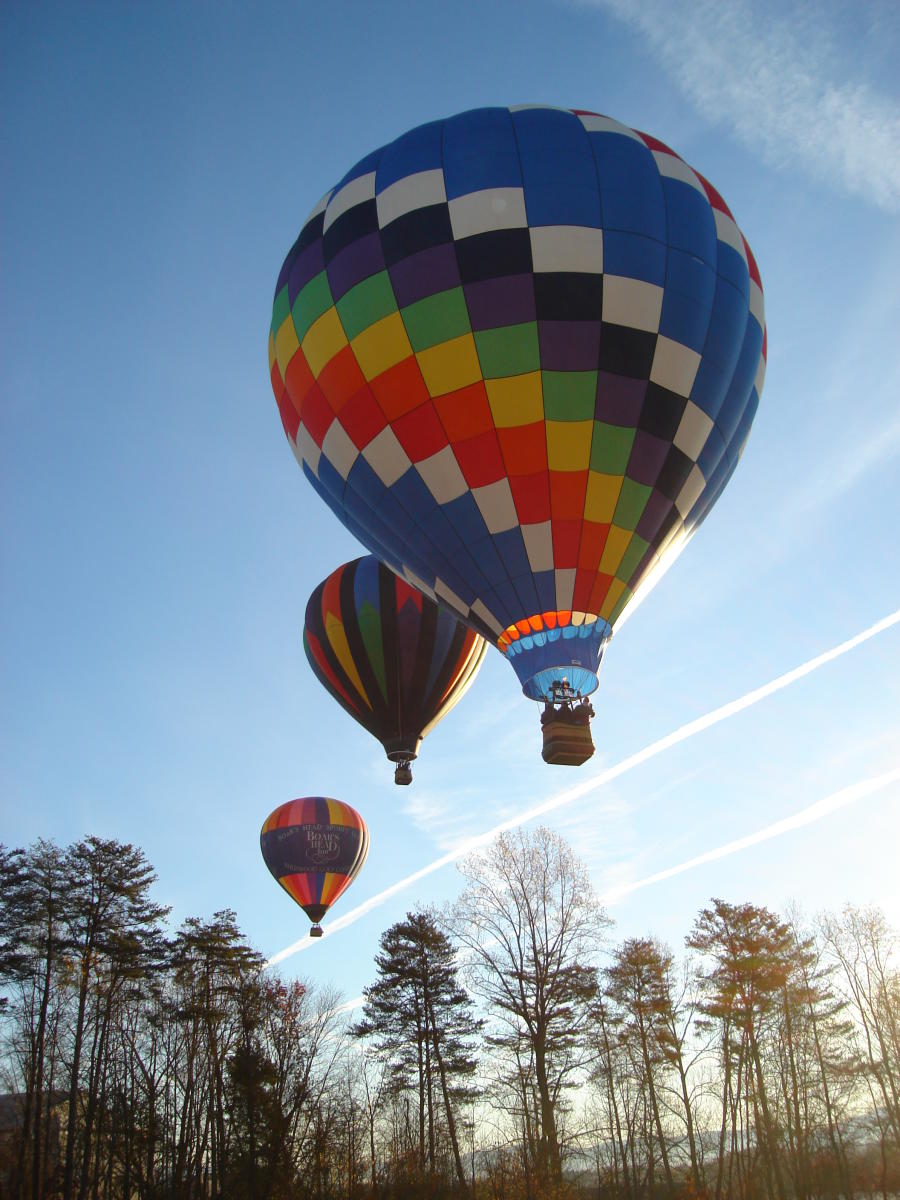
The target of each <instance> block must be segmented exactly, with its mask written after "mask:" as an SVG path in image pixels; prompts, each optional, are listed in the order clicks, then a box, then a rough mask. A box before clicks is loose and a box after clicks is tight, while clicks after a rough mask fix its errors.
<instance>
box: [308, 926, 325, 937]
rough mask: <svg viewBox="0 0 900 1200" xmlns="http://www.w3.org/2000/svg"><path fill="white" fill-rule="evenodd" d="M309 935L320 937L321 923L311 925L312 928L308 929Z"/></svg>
mask: <svg viewBox="0 0 900 1200" xmlns="http://www.w3.org/2000/svg"><path fill="white" fill-rule="evenodd" d="M309 936H310V937H321V936H322V926H321V925H313V927H312V929H310V931H309Z"/></svg>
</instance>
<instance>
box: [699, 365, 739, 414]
mask: <svg viewBox="0 0 900 1200" xmlns="http://www.w3.org/2000/svg"><path fill="white" fill-rule="evenodd" d="M730 382H731V376H730V375H728V374H727V373H726V372H725V371H724V370H723V369H722V367H720V366H719V365H718V364H717V363H714V362H713V360H712V359H711V358H707V357H706V355H704V356H703V358H701V359H700V366H699V367H698V368H697V374H696V375H695V376H694V386H693V387H692V388H691V399H692V400H693V402H694V403H695V404H696V405H697V407H698V408H702V409H703V411H704V412H705V413H706V415H707V416H709V417H715V415H716V413H717V412H718V411H719V409H720V408H721V407H722V405H723V404H724V402H725V394H726V392H727V391H728V384H729V383H730Z"/></svg>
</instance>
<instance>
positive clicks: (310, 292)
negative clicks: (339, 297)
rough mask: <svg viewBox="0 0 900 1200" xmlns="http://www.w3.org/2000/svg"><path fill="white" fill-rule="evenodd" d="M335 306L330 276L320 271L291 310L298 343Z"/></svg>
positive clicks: (301, 293)
mask: <svg viewBox="0 0 900 1200" xmlns="http://www.w3.org/2000/svg"><path fill="white" fill-rule="evenodd" d="M333 304H334V300H333V299H332V296H331V288H330V287H329V286H328V276H327V275H326V274H325V272H324V271H320V272H319V274H318V275H316V276H314V278H312V279H311V280H310V281H309V283H308V284H307V285H306V287H305V288H304V289H303V291H302V292H300V294H299V295H298V297H297V299H296V300H295V301H294V307H293V308H292V309H291V316H292V317H293V318H294V329H295V330H296V331H297V341H298V342H302V341H303V339H304V338H305V337H306V335H307V333H308V332H309V327H310V326H311V325H312V324H313V323H314V322H315V321H318V319H319V317H321V316H322V314H323V313H326V312H328V310H329V309H330V308H331V307H332V305H333Z"/></svg>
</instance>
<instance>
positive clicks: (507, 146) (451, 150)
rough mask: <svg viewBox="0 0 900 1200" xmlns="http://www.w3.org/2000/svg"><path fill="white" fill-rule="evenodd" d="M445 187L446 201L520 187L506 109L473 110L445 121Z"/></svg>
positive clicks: (516, 152) (515, 150) (509, 120)
mask: <svg viewBox="0 0 900 1200" xmlns="http://www.w3.org/2000/svg"><path fill="white" fill-rule="evenodd" d="M444 186H445V187H446V189H447V199H448V200H453V199H454V198H455V197H456V196H467V195H468V194H469V192H480V191H484V190H485V189H486V188H509V187H521V186H522V171H521V168H520V166H519V152H518V150H517V148H516V137H515V133H514V131H513V124H512V118H511V117H510V113H509V109H507V108H476V109H473V110H472V111H471V112H466V113H461V114H460V115H459V116H458V117H451V118H450V119H449V120H447V121H444Z"/></svg>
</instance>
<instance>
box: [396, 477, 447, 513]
mask: <svg viewBox="0 0 900 1200" xmlns="http://www.w3.org/2000/svg"><path fill="white" fill-rule="evenodd" d="M391 492H392V493H393V495H394V496H396V497H397V499H398V500H399V501H400V503H401V504H402V505H403V507H404V508H405V509H406V510H407V512H411V513H415V514H416V516H417V517H418V519H419V524H421V523H422V517H423V516H424V514H425V513H428V512H431V511H432V510H433V509H435V508H437V507H438V503H437V501H436V500H435V498H434V496H433V495H432V494H431V489H430V488H429V487H428V485H427V484H426V483H425V480H424V479H423V478H422V476H421V475H420V474H419V472H418V471H417V470H416V469H415V468H414V467H411V468H410V469H409V470H408V471H404V472H403V474H402V475H401V476H400V478H399V479H398V480H396V481H395V482H394V483H392V484H391Z"/></svg>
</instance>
